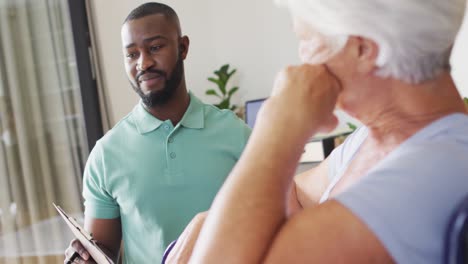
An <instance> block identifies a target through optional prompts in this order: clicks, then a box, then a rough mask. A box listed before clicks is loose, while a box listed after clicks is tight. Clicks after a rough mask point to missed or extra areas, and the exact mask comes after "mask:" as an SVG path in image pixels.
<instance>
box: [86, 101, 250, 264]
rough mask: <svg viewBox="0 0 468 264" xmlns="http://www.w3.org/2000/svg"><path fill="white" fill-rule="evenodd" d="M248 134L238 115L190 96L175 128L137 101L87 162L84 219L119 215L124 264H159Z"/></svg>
mask: <svg viewBox="0 0 468 264" xmlns="http://www.w3.org/2000/svg"><path fill="white" fill-rule="evenodd" d="M249 134H250V129H249V128H248V127H247V125H246V124H245V123H244V122H243V121H242V120H240V119H239V118H237V117H236V116H235V115H234V113H232V112H231V111H227V110H219V109H218V108H216V107H214V106H211V105H206V104H203V103H202V102H200V101H199V100H198V99H197V98H196V97H195V96H193V95H192V94H190V105H189V107H188V109H187V111H186V113H185V114H184V116H183V118H182V120H181V121H180V123H179V124H178V125H176V126H175V127H174V126H173V125H172V123H171V122H170V121H169V120H166V121H162V120H158V119H156V118H155V117H154V116H152V115H151V114H149V113H148V112H147V111H146V110H145V109H144V108H143V106H141V104H138V105H137V106H136V107H135V108H134V109H133V111H132V112H131V113H130V114H129V115H128V116H127V117H125V118H124V119H123V120H122V121H120V122H119V123H118V124H117V125H116V126H115V127H114V128H113V129H112V130H111V131H109V132H108V133H107V134H106V135H105V136H104V137H103V138H102V139H101V140H99V141H98V142H97V143H96V146H95V147H94V149H93V151H92V153H91V155H90V157H89V159H88V162H87V165H86V169H85V173H84V181H83V196H84V198H85V214H86V215H87V216H90V217H93V218H101V219H112V218H117V217H120V218H121V221H122V231H123V240H124V246H125V254H124V256H125V263H160V262H161V258H162V254H163V252H164V249H165V248H166V246H167V245H168V244H169V243H170V242H171V241H172V240H174V239H176V238H177V237H178V236H179V235H180V233H181V232H182V231H183V229H184V228H185V226H186V225H187V224H188V223H189V221H190V220H191V219H192V218H193V217H194V216H195V214H197V213H198V212H202V211H206V210H208V208H209V207H210V205H211V202H212V200H213V198H214V197H215V195H216V193H217V192H218V189H219V188H220V187H221V185H222V183H223V182H224V179H225V178H226V176H227V175H228V174H229V172H230V171H231V169H232V167H233V166H234V164H235V163H236V162H237V160H238V159H239V157H240V155H241V152H242V150H243V148H244V146H245V144H246V141H247V138H248V136H249Z"/></svg>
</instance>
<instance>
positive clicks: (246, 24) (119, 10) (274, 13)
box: [89, 0, 468, 125]
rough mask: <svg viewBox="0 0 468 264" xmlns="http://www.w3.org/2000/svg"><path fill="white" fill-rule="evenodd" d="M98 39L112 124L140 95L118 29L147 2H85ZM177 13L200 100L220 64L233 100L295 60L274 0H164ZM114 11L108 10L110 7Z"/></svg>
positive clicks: (465, 75)
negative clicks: (225, 67) (228, 70)
mask: <svg viewBox="0 0 468 264" xmlns="http://www.w3.org/2000/svg"><path fill="white" fill-rule="evenodd" d="M89 2H90V5H91V6H90V7H91V9H92V16H93V18H94V20H95V21H94V25H95V30H96V33H97V34H96V35H97V38H98V43H97V44H98V45H97V46H98V47H97V48H98V51H99V60H100V62H101V64H100V65H101V66H100V68H101V71H102V77H103V84H104V86H105V89H106V96H107V98H108V106H109V109H110V115H111V116H110V120H111V125H113V124H115V123H116V122H117V121H118V120H119V119H120V118H122V117H123V116H125V115H126V114H127V113H128V112H129V111H130V110H131V109H132V107H133V105H134V104H135V103H136V102H137V100H138V98H137V96H136V95H135V93H134V92H133V90H132V88H131V87H130V85H129V82H128V80H127V77H126V74H125V71H124V66H123V55H122V50H121V41H120V27H121V25H122V21H123V20H124V19H125V17H126V16H127V14H128V13H129V12H130V11H131V10H132V9H133V8H135V7H136V6H138V5H139V4H142V3H144V2H146V0H145V1H141V0H138V1H135V0H120V1H112V4H111V5H109V4H110V3H111V1H104V0H94V1H89ZM161 2H164V3H167V4H169V5H170V6H172V7H173V8H174V9H175V10H176V12H177V13H178V14H179V17H180V20H181V25H182V31H183V33H184V34H186V35H188V36H189V37H190V39H191V44H190V51H189V56H188V58H187V60H186V61H185V66H186V67H185V69H186V78H187V85H188V88H189V89H190V90H192V91H193V92H194V93H195V94H196V95H197V96H199V97H200V98H201V99H202V100H204V101H206V102H209V103H213V102H214V101H213V99H214V98H211V97H207V96H205V95H204V93H205V90H206V89H207V88H209V87H212V85H211V83H210V82H208V81H207V80H206V78H207V77H208V76H211V75H212V72H213V71H214V70H215V69H217V68H218V67H219V66H221V65H222V64H225V63H230V64H231V65H232V66H233V67H235V68H237V73H236V74H235V76H234V77H233V81H232V85H238V86H239V87H240V91H239V92H238V94H237V96H236V97H234V102H235V103H238V104H243V103H244V102H245V101H246V100H250V99H256V98H262V97H267V96H268V95H269V93H270V89H271V86H272V83H273V79H274V76H275V74H276V73H277V72H278V70H279V69H281V68H282V67H284V66H285V65H288V64H296V63H298V62H299V59H298V56H297V41H296V39H295V36H294V34H293V32H292V26H291V20H290V16H289V13H288V11H287V10H286V9H284V8H277V7H276V6H275V5H274V1H273V0H255V1H251V0H236V1H228V0H197V1H182V0H163V1H161ZM109 9H112V10H109ZM466 24H467V23H465V26H464V29H463V31H462V33H461V34H460V37H459V41H458V43H457V45H456V46H455V48H454V54H453V64H454V66H453V68H454V77H455V79H456V82H457V84H458V86H459V87H460V91H461V93H462V94H463V95H464V96H468V72H467V69H468V60H467V58H468V50H467V48H466V47H468V25H466Z"/></svg>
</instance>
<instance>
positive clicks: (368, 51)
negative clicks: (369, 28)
mask: <svg viewBox="0 0 468 264" xmlns="http://www.w3.org/2000/svg"><path fill="white" fill-rule="evenodd" d="M356 40H357V45H358V52H357V55H358V58H357V59H358V61H357V71H358V72H359V73H362V74H368V73H372V72H373V71H374V70H375V68H376V61H377V57H378V55H379V46H378V45H377V43H375V41H373V40H371V39H368V38H363V37H356Z"/></svg>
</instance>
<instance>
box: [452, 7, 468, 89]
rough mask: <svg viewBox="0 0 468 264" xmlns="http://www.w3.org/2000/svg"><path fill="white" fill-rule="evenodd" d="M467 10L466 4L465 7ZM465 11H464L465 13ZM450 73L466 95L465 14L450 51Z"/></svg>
mask: <svg viewBox="0 0 468 264" xmlns="http://www.w3.org/2000/svg"><path fill="white" fill-rule="evenodd" d="M466 10H467V11H466V12H468V6H467V8H466ZM466 12H465V13H466ZM452 66H453V69H452V75H453V78H454V79H455V83H456V84H457V87H458V90H459V91H460V93H461V94H462V96H465V97H468V16H467V15H466V14H465V21H464V22H463V25H462V28H461V30H460V33H459V34H458V37H457V40H456V42H455V46H454V47H453V53H452Z"/></svg>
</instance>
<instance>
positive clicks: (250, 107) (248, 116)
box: [245, 98, 266, 128]
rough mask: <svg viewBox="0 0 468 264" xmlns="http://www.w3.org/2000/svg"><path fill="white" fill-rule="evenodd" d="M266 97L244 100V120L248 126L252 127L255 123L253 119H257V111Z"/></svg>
mask: <svg viewBox="0 0 468 264" xmlns="http://www.w3.org/2000/svg"><path fill="white" fill-rule="evenodd" d="M265 100H266V99H265V98H263V99H257V100H251V101H247V102H245V121H246V122H247V125H248V126H249V127H250V128H253V127H254V125H255V120H257V113H258V110H260V107H261V106H262V104H263V102H264V101H265Z"/></svg>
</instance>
